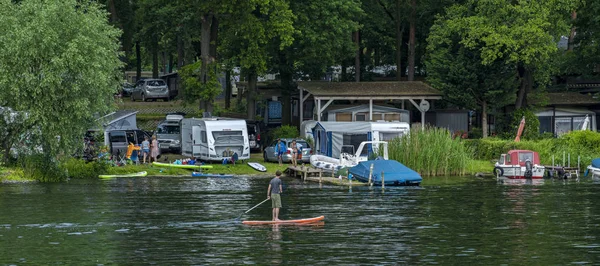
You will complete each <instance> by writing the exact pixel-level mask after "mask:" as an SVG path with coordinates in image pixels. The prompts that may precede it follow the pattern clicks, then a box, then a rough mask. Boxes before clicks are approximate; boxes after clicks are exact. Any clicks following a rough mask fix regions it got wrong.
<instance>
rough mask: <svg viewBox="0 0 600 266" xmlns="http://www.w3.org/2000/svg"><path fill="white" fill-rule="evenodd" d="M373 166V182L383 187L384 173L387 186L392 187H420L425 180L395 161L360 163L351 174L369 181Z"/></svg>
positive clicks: (352, 169) (351, 170) (363, 180)
mask: <svg viewBox="0 0 600 266" xmlns="http://www.w3.org/2000/svg"><path fill="white" fill-rule="evenodd" d="M371 164H372V165H373V175H372V180H371V181H372V182H373V184H375V185H381V173H382V172H383V173H384V181H385V184H386V185H392V186H415V185H417V186H418V185H419V184H420V183H421V181H423V178H421V175H419V173H417V172H415V171H414V170H412V169H410V168H408V167H406V166H404V165H403V164H401V163H399V162H397V161H394V160H372V161H365V162H360V163H359V164H358V165H357V166H354V167H352V168H350V170H349V172H350V173H351V174H352V175H353V176H354V178H356V179H358V180H360V181H362V182H368V181H369V170H370V168H371Z"/></svg>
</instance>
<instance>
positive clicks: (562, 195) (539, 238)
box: [415, 181, 600, 264]
mask: <svg viewBox="0 0 600 266" xmlns="http://www.w3.org/2000/svg"><path fill="white" fill-rule="evenodd" d="M577 188H579V187H578V186H574V185H571V184H568V186H561V185H556V184H546V185H543V186H531V185H526V184H523V185H510V186H508V185H501V184H495V183H494V182H481V181H473V182H471V183H467V184H462V185H458V186H442V187H436V188H427V189H425V190H424V191H422V192H423V193H421V194H420V199H419V202H420V207H421V209H422V213H421V214H420V215H417V217H416V218H415V220H416V222H417V223H418V225H417V226H422V229H420V230H418V231H417V232H418V237H419V239H420V241H419V242H420V245H422V246H421V248H422V251H421V252H420V253H421V254H436V257H435V258H433V260H434V261H436V262H438V263H441V264H448V263H457V262H461V263H464V262H473V263H478V264H481V263H483V264H490V263H491V264H502V263H510V264H530V263H533V264H555V263H570V262H573V261H585V260H582V259H581V255H582V253H585V252H586V251H585V250H577V252H573V246H572V244H571V243H572V241H575V240H579V241H581V240H582V239H578V237H583V235H585V234H590V235H598V234H597V233H598V231H599V230H600V229H598V228H597V227H591V228H590V229H591V230H593V231H595V234H593V233H591V232H589V231H588V230H586V229H583V228H582V226H585V225H589V224H597V223H598V218H597V217H596V218H594V216H593V213H597V212H595V210H596V209H598V208H600V207H598V205H596V204H594V203H593V202H591V200H590V197H589V195H588V196H582V195H581V194H579V193H578V192H577V191H576V190H577ZM584 224H585V225H584ZM588 261H590V260H588ZM591 261H595V260H594V259H592V260H591Z"/></svg>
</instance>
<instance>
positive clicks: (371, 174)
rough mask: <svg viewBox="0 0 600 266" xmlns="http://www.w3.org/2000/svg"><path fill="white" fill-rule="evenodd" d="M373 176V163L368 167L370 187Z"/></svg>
mask: <svg viewBox="0 0 600 266" xmlns="http://www.w3.org/2000/svg"><path fill="white" fill-rule="evenodd" d="M371 178H373V164H371V167H369V186H370V187H372V186H373V182H372V181H371V180H372V179H371Z"/></svg>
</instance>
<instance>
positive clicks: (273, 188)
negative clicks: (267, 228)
mask: <svg viewBox="0 0 600 266" xmlns="http://www.w3.org/2000/svg"><path fill="white" fill-rule="evenodd" d="M280 177H281V171H279V170H277V172H276V173H275V177H274V178H273V179H271V182H269V188H268V189H267V199H271V204H272V205H273V221H279V209H280V208H281V192H282V191H283V187H282V183H281V179H280Z"/></svg>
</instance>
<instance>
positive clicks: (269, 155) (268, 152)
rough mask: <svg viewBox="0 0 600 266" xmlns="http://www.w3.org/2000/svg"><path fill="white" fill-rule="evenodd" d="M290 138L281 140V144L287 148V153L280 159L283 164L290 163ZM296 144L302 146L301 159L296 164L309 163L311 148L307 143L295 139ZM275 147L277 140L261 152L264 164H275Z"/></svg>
mask: <svg viewBox="0 0 600 266" xmlns="http://www.w3.org/2000/svg"><path fill="white" fill-rule="evenodd" d="M293 140H294V139H292V138H284V139H281V142H283V143H284V144H285V146H286V147H287V148H288V150H287V152H286V153H285V154H284V155H283V157H282V158H281V161H282V162H284V163H288V162H291V161H292V141H293ZM295 140H296V143H297V144H300V145H301V146H302V158H301V159H299V160H298V162H302V163H310V156H311V155H312V148H311V147H310V145H308V143H307V142H306V141H305V140H303V139H295ZM275 145H277V140H275V141H273V142H272V143H271V145H269V146H268V147H267V148H265V151H264V152H263V158H264V160H265V162H277V155H276V154H275Z"/></svg>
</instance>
